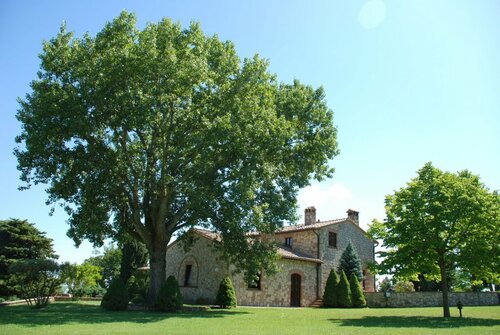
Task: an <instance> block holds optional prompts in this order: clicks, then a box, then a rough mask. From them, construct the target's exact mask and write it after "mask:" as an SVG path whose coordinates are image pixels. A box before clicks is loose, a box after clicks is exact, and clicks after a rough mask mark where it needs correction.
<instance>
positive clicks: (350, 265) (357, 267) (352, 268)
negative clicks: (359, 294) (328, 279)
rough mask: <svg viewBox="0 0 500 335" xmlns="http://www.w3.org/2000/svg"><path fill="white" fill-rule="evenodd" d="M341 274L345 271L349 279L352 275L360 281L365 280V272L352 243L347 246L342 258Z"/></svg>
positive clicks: (340, 264) (340, 263)
mask: <svg viewBox="0 0 500 335" xmlns="http://www.w3.org/2000/svg"><path fill="white" fill-rule="evenodd" d="M338 271H339V273H340V272H341V271H344V272H345V274H346V276H347V277H348V278H351V274H353V273H354V275H355V276H356V277H357V278H358V280H363V270H362V268H361V261H360V259H359V256H358V254H357V253H356V251H355V250H354V248H353V247H352V245H351V242H349V244H348V245H347V247H346V248H345V250H344V252H342V256H340V262H339V269H338Z"/></svg>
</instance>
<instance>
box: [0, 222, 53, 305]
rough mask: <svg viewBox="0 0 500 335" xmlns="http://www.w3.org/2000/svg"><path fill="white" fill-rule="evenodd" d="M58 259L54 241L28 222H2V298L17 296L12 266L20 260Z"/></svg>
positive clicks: (0, 223) (0, 239)
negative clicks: (53, 244)
mask: <svg viewBox="0 0 500 335" xmlns="http://www.w3.org/2000/svg"><path fill="white" fill-rule="evenodd" d="M47 258H57V255H56V254H55V253H54V250H53V247H52V239H50V238H48V237H46V236H45V233H43V232H41V231H40V230H38V229H37V228H36V227H35V226H34V225H33V224H31V223H29V222H28V221H26V220H18V219H9V220H0V296H10V295H17V294H20V293H21V292H20V291H19V289H16V285H15V283H13V282H12V281H11V280H10V279H11V273H10V268H9V267H10V266H11V265H12V264H13V263H14V262H15V261H18V260H29V259H47Z"/></svg>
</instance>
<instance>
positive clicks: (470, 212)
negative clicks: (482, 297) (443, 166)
mask: <svg viewBox="0 0 500 335" xmlns="http://www.w3.org/2000/svg"><path fill="white" fill-rule="evenodd" d="M385 204H386V215H387V217H386V219H385V221H384V222H377V221H374V223H373V224H372V226H371V227H370V230H369V233H370V234H371V235H372V237H374V238H377V239H381V240H383V245H382V246H383V247H384V249H385V251H381V252H379V254H380V256H381V257H382V259H383V261H382V262H381V264H379V269H380V270H381V272H383V273H392V274H394V275H395V276H396V277H398V278H408V279H411V278H416V276H417V275H418V274H419V273H427V274H433V275H434V276H435V277H436V278H438V279H440V281H441V291H442V293H443V315H444V317H449V316H450V308H449V301H448V283H447V275H448V271H450V269H457V268H459V269H461V270H462V271H466V272H467V273H470V274H472V275H474V276H475V277H476V278H480V279H483V280H487V281H489V282H498V279H499V277H500V276H499V273H500V260H499V257H498V255H499V254H500V244H499V243H498V241H500V195H499V194H498V191H490V190H489V189H488V188H487V187H486V186H485V185H484V184H482V183H481V181H480V179H479V177H478V176H476V175H473V174H472V173H471V172H469V171H467V170H465V171H460V172H458V173H450V172H444V171H441V170H439V169H437V168H435V167H434V166H433V165H432V164H431V163H427V164H425V166H424V167H423V168H422V169H420V170H419V171H418V174H417V177H416V178H414V179H412V180H411V181H410V182H409V183H408V184H407V185H406V187H403V188H401V189H400V190H399V191H396V192H395V193H394V194H392V195H388V196H387V197H386V200H385Z"/></svg>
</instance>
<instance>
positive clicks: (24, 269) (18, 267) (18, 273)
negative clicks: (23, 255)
mask: <svg viewBox="0 0 500 335" xmlns="http://www.w3.org/2000/svg"><path fill="white" fill-rule="evenodd" d="M9 270H10V273H11V278H10V280H11V281H13V282H16V286H17V287H18V290H19V291H20V292H21V294H22V297H23V298H24V299H25V300H26V302H27V303H28V305H30V306H33V307H36V308H42V307H45V306H47V304H48V302H49V297H50V296H51V295H53V294H54V293H55V292H56V289H57V287H58V286H59V284H60V281H59V270H60V267H59V264H57V263H56V261H55V260H53V259H21V260H17V261H15V262H14V263H12V264H11V266H10V267H9Z"/></svg>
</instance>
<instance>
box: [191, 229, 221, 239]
mask: <svg viewBox="0 0 500 335" xmlns="http://www.w3.org/2000/svg"><path fill="white" fill-rule="evenodd" d="M192 230H193V231H194V232H196V233H198V234H199V235H201V236H203V237H206V238H208V239H209V240H213V241H217V242H220V241H222V239H221V236H220V234H217V233H214V232H211V231H210V230H206V229H200V228H193V229H192Z"/></svg>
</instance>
